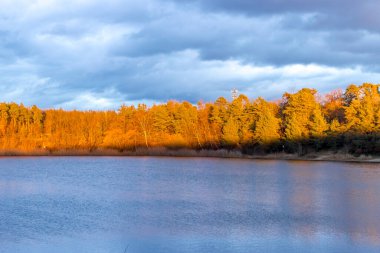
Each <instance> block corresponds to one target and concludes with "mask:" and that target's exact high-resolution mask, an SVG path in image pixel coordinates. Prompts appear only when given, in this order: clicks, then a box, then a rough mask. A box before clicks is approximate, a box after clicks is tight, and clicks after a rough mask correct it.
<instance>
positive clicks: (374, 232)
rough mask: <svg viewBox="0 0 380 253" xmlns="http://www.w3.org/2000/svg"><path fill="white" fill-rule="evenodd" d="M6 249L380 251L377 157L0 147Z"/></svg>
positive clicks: (1, 242)
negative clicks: (154, 154)
mask: <svg viewBox="0 0 380 253" xmlns="http://www.w3.org/2000/svg"><path fill="white" fill-rule="evenodd" d="M0 252H4V253H10V252H12V253H17V252H22V253H24V252H25V253H26V252H28V253H34V252H57V253H60V252H62V253H63V252H64V253H69V252H91V253H95V252H120V253H123V252H159V253H161V252H162V253H163V252H165V253H170V252H189V253H190V252H192V253H193V252H205V253H223V252H276V253H277V252H278V253H284V252H323V253H326V252H337V253H350V252H355V253H356V252H366V253H367V252H369V253H371V252H380V165H376V164H357V163H333V162H287V161H260V160H240V159H210V158H145V157H142V158H131V157H126V158H124V157H103V158H101V157H40V158H0Z"/></svg>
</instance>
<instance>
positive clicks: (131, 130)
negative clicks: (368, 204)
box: [0, 83, 380, 155]
mask: <svg viewBox="0 0 380 253" xmlns="http://www.w3.org/2000/svg"><path fill="white" fill-rule="evenodd" d="M379 87H380V86H379V85H375V84H369V83H364V84H362V85H360V86H357V85H350V86H348V87H347V89H346V90H345V91H342V90H334V91H331V92H329V93H327V94H324V95H320V94H319V93H317V91H316V90H314V89H308V88H304V89H301V90H299V91H298V92H296V93H293V94H290V93H285V94H284V95H283V97H282V98H281V99H279V100H277V101H266V100H264V99H263V98H257V99H255V100H253V101H252V100H250V99H249V98H248V97H246V96H245V95H240V96H239V97H238V98H236V99H234V100H233V101H228V100H227V99H225V98H223V97H220V98H218V99H217V100H216V101H215V102H213V103H203V102H199V103H198V104H197V105H194V104H191V103H189V102H186V101H185V102H177V101H168V102H167V103H165V104H157V105H153V106H151V107H148V106H146V105H144V104H139V105H138V106H137V107H136V106H126V105H122V106H121V107H120V108H119V109H118V110H117V111H111V110H110V111H75V110H74V111H65V110H62V109H49V110H41V109H39V108H38V107H36V106H32V107H25V106H23V105H22V104H21V105H18V104H16V103H1V104H0V148H1V150H19V151H25V152H28V151H34V150H45V151H47V152H54V151H56V150H87V151H93V150H118V151H125V150H130V151H133V150H136V149H137V148H151V147H165V148H167V149H182V148H187V149H196V150H200V149H212V150H217V149H229V150H241V151H242V152H243V153H248V154H250V153H252V154H253V153H258V154H260V153H271V152H286V153H296V154H299V155H304V154H306V153H308V152H315V151H320V150H330V151H342V150H343V151H345V152H348V153H352V154H357V155H360V154H375V153H379V152H380V94H379Z"/></svg>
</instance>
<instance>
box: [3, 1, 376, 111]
mask: <svg viewBox="0 0 380 253" xmlns="http://www.w3.org/2000/svg"><path fill="white" fill-rule="evenodd" d="M379 5H380V2H378V1H370V0H367V1H366V0H364V1H353V0H350V1H342V0H336V1H316V0H314V1H300V0H298V1H297V0H289V1H278V0H267V1H253V0H249V1H248V0H247V1H243V0H234V1H230V0H219V1H218V0H209V1H201V0H199V1H174V0H172V1H170V0H140V1H133V0H130V1H129V0H127V1H125V0H109V1H107V3H105V2H102V1H92V0H76V1H74V0H69V1H58V0H49V1H48V0H39V1H36V0H16V1H1V2H0V92H1V93H2V94H3V99H2V100H7V101H16V102H24V103H26V104H33V103H35V104H38V105H40V106H42V107H52V106H53V107H65V108H84V109H86V108H94V109H97V108H99V109H100V108H116V107H117V106H118V105H119V104H120V103H123V102H125V103H138V102H149V103H153V102H157V101H158V102H159V101H164V100H167V99H177V100H183V99H186V100H189V101H191V102H196V101H197V100H200V99H203V100H206V101H207V100H212V99H215V98H217V97H218V96H229V91H230V89H231V88H233V87H237V88H238V89H239V90H241V91H242V92H245V93H247V94H248V95H251V96H254V97H255V96H258V95H260V96H264V97H267V98H276V97H277V98H278V97H280V96H281V93H282V92H284V91H286V90H292V89H298V88H300V87H302V86H310V87H315V88H319V89H320V90H321V91H322V92H323V91H326V90H328V89H331V88H335V87H342V86H344V85H347V84H348V83H352V82H359V83H360V82H364V81H369V82H378V78H379V74H378V73H377V72H378V71H379V70H380V54H379V53H378V52H380V51H379V50H380V46H379V45H380V33H379V32H380V18H378V14H377V10H379V9H380V6H379Z"/></svg>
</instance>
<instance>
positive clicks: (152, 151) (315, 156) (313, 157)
mask: <svg viewBox="0 0 380 253" xmlns="http://www.w3.org/2000/svg"><path fill="white" fill-rule="evenodd" d="M33 156H34V157H38V156H57V157H58V156H98V157H101V156H114V157H117V156H119V157H122V156H131V157H132V156H135V157H138V156H141V157H143V156H151V157H189V158H191V157H194V158H196V157H210V158H241V159H262V160H287V161H331V162H360V163H380V156H372V155H368V156H365V155H361V156H359V157H356V156H354V155H352V154H347V153H339V152H331V151H323V152H314V153H309V154H306V155H304V156H299V155H297V154H288V153H269V154H263V155H262V154H253V155H248V154H243V153H242V152H241V151H239V150H226V149H220V150H208V149H203V150H193V149H177V150H174V149H167V148H161V147H155V148H149V149H146V148H143V149H137V150H135V151H128V150H124V151H118V150H114V149H97V150H93V151H90V150H80V149H72V150H56V151H48V150H33V151H21V150H0V157H33Z"/></svg>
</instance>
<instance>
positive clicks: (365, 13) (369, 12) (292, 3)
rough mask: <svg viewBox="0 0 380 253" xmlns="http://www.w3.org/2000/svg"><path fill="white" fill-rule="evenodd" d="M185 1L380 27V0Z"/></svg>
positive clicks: (252, 13)
mask: <svg viewBox="0 0 380 253" xmlns="http://www.w3.org/2000/svg"><path fill="white" fill-rule="evenodd" d="M176 2H178V3H183V2H184V1H183V0H179V1H176ZM185 2H188V3H192V4H194V3H196V4H198V5H199V6H201V7H203V8H204V9H205V10H207V11H210V12H214V11H221V12H225V13H228V14H230V13H238V14H245V15H249V16H258V15H276V14H295V15H297V14H298V15H299V14H304V13H316V14H318V15H316V16H315V18H314V25H315V27H318V26H320V27H324V28H326V29H330V28H332V27H335V26H337V27H345V28H348V29H352V28H362V29H369V30H376V31H379V30H380V19H379V18H378V10H379V8H380V2H379V1H378V0H362V1H356V0H334V1H331V0H312V1H305V0H286V1H281V0H265V1H263V0H234V1H230V0H196V1H186V0H185Z"/></svg>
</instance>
